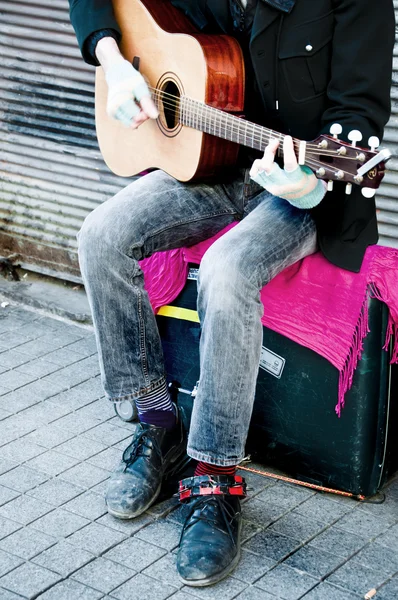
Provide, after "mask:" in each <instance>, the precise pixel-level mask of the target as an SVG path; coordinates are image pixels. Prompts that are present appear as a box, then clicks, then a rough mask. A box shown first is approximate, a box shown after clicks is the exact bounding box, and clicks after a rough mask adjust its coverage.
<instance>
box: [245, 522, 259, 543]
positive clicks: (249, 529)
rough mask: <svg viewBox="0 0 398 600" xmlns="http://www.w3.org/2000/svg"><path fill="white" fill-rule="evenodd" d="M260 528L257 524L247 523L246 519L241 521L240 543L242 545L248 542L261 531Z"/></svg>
mask: <svg viewBox="0 0 398 600" xmlns="http://www.w3.org/2000/svg"><path fill="white" fill-rule="evenodd" d="M262 529H263V528H262V527H261V526H260V525H259V524H256V523H252V522H251V521H247V520H246V519H242V532H241V542H242V544H243V543H244V542H246V541H247V540H249V539H250V538H251V537H253V536H254V535H256V533H259V532H260V531H262Z"/></svg>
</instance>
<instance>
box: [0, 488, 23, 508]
mask: <svg viewBox="0 0 398 600" xmlns="http://www.w3.org/2000/svg"><path fill="white" fill-rule="evenodd" d="M19 495H20V494H19V492H16V491H15V490H10V489H9V488H6V487H4V486H2V485H1V486H0V506H2V505H3V504H6V502H9V501H10V500H13V499H14V498H18V496H19Z"/></svg>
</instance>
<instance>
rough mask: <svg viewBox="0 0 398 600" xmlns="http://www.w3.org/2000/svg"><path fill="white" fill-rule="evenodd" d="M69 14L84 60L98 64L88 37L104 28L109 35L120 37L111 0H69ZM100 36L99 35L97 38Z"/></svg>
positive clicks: (118, 39)
mask: <svg viewBox="0 0 398 600" xmlns="http://www.w3.org/2000/svg"><path fill="white" fill-rule="evenodd" d="M69 9H70V10H69V14H70V20H71V23H72V25H73V28H74V30H75V32H76V37H77V41H78V44H79V47H80V51H81V53H82V56H83V58H84V60H85V61H86V62H87V63H89V64H91V65H95V66H97V65H98V61H97V60H96V58H95V56H93V53H92V52H91V51H90V49H89V46H90V44H88V42H89V39H90V37H92V35H93V34H94V33H96V32H100V31H102V30H104V29H107V30H109V31H110V32H112V33H111V37H114V38H115V39H116V40H117V41H118V42H119V41H120V39H121V32H120V28H119V25H118V24H117V22H116V19H115V15H114V13H113V7H112V1H111V0H69ZM101 37H102V36H101V35H100V36H99V37H98V39H100V38H101Z"/></svg>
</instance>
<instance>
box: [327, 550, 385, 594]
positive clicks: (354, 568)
mask: <svg viewBox="0 0 398 600" xmlns="http://www.w3.org/2000/svg"><path fill="white" fill-rule="evenodd" d="M386 579H387V577H386V575H385V573H381V572H380V571H375V570H373V569H369V568H368V567H364V566H362V565H360V564H358V563H355V562H353V560H352V559H351V560H349V561H348V562H346V563H345V564H344V565H342V566H341V567H340V568H339V569H337V571H336V572H335V573H333V574H332V575H331V576H330V577H328V582H329V583H333V584H335V585H337V586H340V587H342V588H345V589H347V590H349V591H351V592H353V593H356V594H359V595H360V596H362V597H363V596H364V595H365V594H366V592H368V591H369V590H371V589H372V588H374V587H376V588H377V587H378V586H379V585H381V584H382V583H383V582H384V581H385V580H386ZM391 600H393V599H391Z"/></svg>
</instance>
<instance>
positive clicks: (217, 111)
mask: <svg viewBox="0 0 398 600" xmlns="http://www.w3.org/2000/svg"><path fill="white" fill-rule="evenodd" d="M150 89H152V90H154V92H155V96H157V97H160V96H161V97H164V96H168V97H170V98H171V99H172V100H173V103H170V102H169V106H174V107H176V106H181V105H182V102H183V101H184V100H185V101H187V102H191V103H192V104H193V107H192V108H195V104H196V105H197V108H199V109H200V110H202V115H200V113H199V115H200V116H203V114H204V111H206V112H208V113H210V115H212V113H213V114H216V115H217V116H218V115H219V116H220V119H222V118H224V120H225V121H228V120H230V121H233V122H235V123H236V121H235V119H239V117H236V116H235V115H230V114H229V113H226V112H224V111H222V110H220V109H218V108H214V107H212V106H208V105H207V104H204V103H203V102H200V101H198V100H194V99H193V98H189V97H187V96H175V95H173V94H169V93H167V92H163V91H162V90H159V89H158V88H153V87H150ZM182 109H183V110H184V107H182ZM176 112H177V111H176ZM190 112H191V114H195V113H194V112H193V111H192V110H191V111H190ZM210 115H209V116H210ZM204 116H205V118H206V115H204ZM244 123H247V124H250V126H251V127H252V128H254V129H255V128H259V129H267V128H265V127H264V128H262V127H261V125H257V124H256V123H252V122H251V121H244ZM220 125H221V123H220ZM270 131H271V132H272V133H274V134H275V136H279V137H283V134H281V133H279V132H276V131H275V132H274V131H273V130H270ZM263 135H264V134H263ZM268 135H269V134H268ZM275 136H274V137H275ZM293 140H294V141H295V142H296V143H300V141H301V140H297V138H293ZM306 144H307V148H309V147H312V148H315V149H317V150H322V149H321V148H319V146H318V145H317V144H311V143H310V142H306ZM327 152H330V154H333V155H334V154H336V151H333V150H330V151H327ZM327 152H325V151H323V152H322V154H323V153H325V154H327ZM344 158H345V159H347V160H357V159H356V158H354V157H344Z"/></svg>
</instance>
